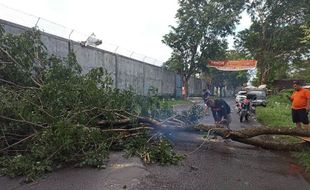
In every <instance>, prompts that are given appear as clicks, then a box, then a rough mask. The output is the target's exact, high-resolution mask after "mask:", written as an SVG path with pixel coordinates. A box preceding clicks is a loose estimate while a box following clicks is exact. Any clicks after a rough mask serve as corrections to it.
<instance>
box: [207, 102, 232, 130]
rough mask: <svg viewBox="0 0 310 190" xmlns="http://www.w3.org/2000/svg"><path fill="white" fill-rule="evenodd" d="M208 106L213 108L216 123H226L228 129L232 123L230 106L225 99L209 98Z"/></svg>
mask: <svg viewBox="0 0 310 190" xmlns="http://www.w3.org/2000/svg"><path fill="white" fill-rule="evenodd" d="M207 106H208V107H210V108H211V111H212V115H213V118H214V121H215V123H225V125H226V126H227V128H228V129H230V128H229V124H230V123H231V115H230V113H231V109H230V106H229V105H228V104H227V102H225V101H224V100H223V99H215V100H212V99H208V100H207Z"/></svg>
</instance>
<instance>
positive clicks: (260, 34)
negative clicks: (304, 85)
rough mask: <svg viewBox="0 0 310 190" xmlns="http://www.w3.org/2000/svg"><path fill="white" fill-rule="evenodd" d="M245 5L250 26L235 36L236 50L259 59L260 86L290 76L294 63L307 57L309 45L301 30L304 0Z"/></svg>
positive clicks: (266, 0) (265, 0) (304, 17)
mask: <svg viewBox="0 0 310 190" xmlns="http://www.w3.org/2000/svg"><path fill="white" fill-rule="evenodd" d="M247 5H248V12H249V14H250V15H251V17H252V21H253V24H252V25H251V27H250V28H249V29H246V30H243V31H241V32H240V33H239V34H238V37H237V40H236V47H237V49H238V50H239V51H242V52H244V53H246V54H247V55H249V56H251V57H252V58H254V59H256V60H258V68H257V77H258V80H259V82H260V83H261V84H266V83H270V82H272V80H273V79H277V78H286V77H288V76H289V71H290V70H291V66H292V65H294V63H295V62H300V61H301V60H307V59H308V58H309V47H310V46H309V44H305V43H302V41H301V39H302V38H304V37H305V33H304V32H303V31H302V30H301V29H300V28H301V26H303V25H304V24H305V23H306V22H307V20H309V10H310V7H309V3H308V2H307V1H306V0H296V1H290V0H281V1H280V0H254V1H251V2H250V3H248V4H247Z"/></svg>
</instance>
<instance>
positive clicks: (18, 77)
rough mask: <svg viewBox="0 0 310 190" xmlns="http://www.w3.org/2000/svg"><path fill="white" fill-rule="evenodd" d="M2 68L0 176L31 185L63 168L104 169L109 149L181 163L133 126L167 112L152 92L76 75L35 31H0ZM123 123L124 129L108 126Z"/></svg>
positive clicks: (72, 62)
mask: <svg viewBox="0 0 310 190" xmlns="http://www.w3.org/2000/svg"><path fill="white" fill-rule="evenodd" d="M0 62H3V63H8V64H6V65H4V66H1V67H0V76H1V77H0V97H1V98H0V129H1V133H0V173H1V174H3V175H8V176H12V177H14V176H25V177H26V180H27V181H33V180H35V179H36V178H37V177H39V176H40V175H42V174H44V173H46V172H49V171H52V170H54V169H56V168H60V167H63V166H66V165H74V166H77V167H82V166H92V167H97V168H104V167H105V165H106V161H107V157H108V155H109V151H111V150H125V151H126V152H128V153H130V154H128V155H137V156H139V157H141V158H142V159H143V160H144V161H145V162H146V163H154V162H159V163H161V164H176V163H177V162H178V161H179V160H180V159H181V158H182V157H180V156H179V155H177V154H175V153H174V152H173V149H172V147H171V145H170V144H169V143H168V142H167V141H166V140H164V139H163V138H159V137H157V138H152V139H150V136H151V134H150V132H149V130H148V129H147V128H144V127H145V125H142V124H140V123H138V122H137V118H138V116H149V117H155V118H166V117H169V116H171V114H172V113H173V112H172V110H171V109H169V105H166V106H161V103H160V102H161V101H160V98H159V97H158V95H157V93H156V90H155V89H151V90H150V92H149V96H147V97H145V96H139V95H136V94H134V93H133V92H131V91H122V90H118V89H114V88H112V86H111V85H112V80H111V77H110V76H109V74H108V73H107V72H106V71H105V70H104V69H103V68H96V69H92V70H91V71H90V72H88V73H87V74H82V73H81V67H80V66H79V64H78V63H77V61H76V59H75V55H74V53H72V52H70V53H69V54H68V56H67V57H66V58H58V57H56V56H54V55H48V54H47V51H46V49H45V47H44V46H43V44H42V42H41V41H40V32H39V31H37V30H31V31H27V32H26V33H23V34H21V35H17V36H14V35H11V34H7V33H4V31H3V29H2V28H1V27H0ZM124 119H128V120H129V122H128V123H126V125H122V126H118V125H114V124H113V122H115V121H120V120H124ZM100 121H104V122H105V123H108V124H106V125H99V124H98V122H100ZM114 129H118V130H119V129H120V130H121V131H118V130H114ZM129 129H133V130H132V131H130V130H129Z"/></svg>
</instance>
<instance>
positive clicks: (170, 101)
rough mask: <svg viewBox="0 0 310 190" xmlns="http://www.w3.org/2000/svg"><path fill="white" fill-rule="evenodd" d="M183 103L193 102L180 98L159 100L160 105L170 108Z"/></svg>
mask: <svg viewBox="0 0 310 190" xmlns="http://www.w3.org/2000/svg"><path fill="white" fill-rule="evenodd" d="M184 104H193V102H191V101H189V100H182V99H163V100H162V101H161V105H162V106H167V107H170V108H172V107H173V106H176V105H184Z"/></svg>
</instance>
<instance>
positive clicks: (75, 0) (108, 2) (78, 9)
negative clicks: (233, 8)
mask: <svg viewBox="0 0 310 190" xmlns="http://www.w3.org/2000/svg"><path fill="white" fill-rule="evenodd" d="M6 6H7V7H10V8H14V9H17V10H22V11H24V12H25V13H30V14H31V15H35V16H39V17H42V18H45V19H47V20H50V21H53V22H55V23H58V24H61V25H63V26H65V28H64V27H61V26H57V25H54V24H51V23H49V22H47V21H46V20H43V19H41V20H40V21H39V24H38V26H39V27H40V26H41V27H42V28H44V29H45V31H46V32H50V33H54V34H57V35H61V36H63V37H66V38H68V37H69V34H70V32H71V29H74V32H73V33H72V35H71V38H72V39H74V40H80V41H82V40H85V38H87V36H88V35H90V34H91V33H93V32H94V33H95V34H96V36H97V38H99V39H101V40H102V41H103V45H102V48H104V49H108V50H110V51H115V50H116V51H117V52H118V53H120V54H125V55H127V56H132V57H133V58H138V59H140V60H141V59H145V60H146V61H147V62H150V63H152V64H156V65H160V64H161V62H163V61H166V60H167V59H168V58H169V56H170V53H171V49H170V48H169V47H167V46H166V45H164V44H163V43H162V42H161V40H162V36H163V35H165V34H166V33H168V32H169V25H175V18H174V17H175V14H176V11H177V9H178V1H177V0H87V1H82V0H0V19H5V20H10V21H14V22H17V23H19V24H23V25H26V26H32V25H33V26H34V25H35V23H36V21H37V19H36V18H35V17H33V16H30V15H25V14H22V13H17V12H16V11H14V10H11V9H9V8H7V7H6ZM243 15H244V16H243V19H242V20H241V24H240V26H238V27H237V30H241V29H244V28H247V27H249V25H250V19H249V17H248V16H246V14H243ZM229 42H230V48H232V45H233V44H232V42H233V39H232V37H230V38H229ZM118 46H119V48H117V47H118ZM132 52H135V53H133V54H132Z"/></svg>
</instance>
